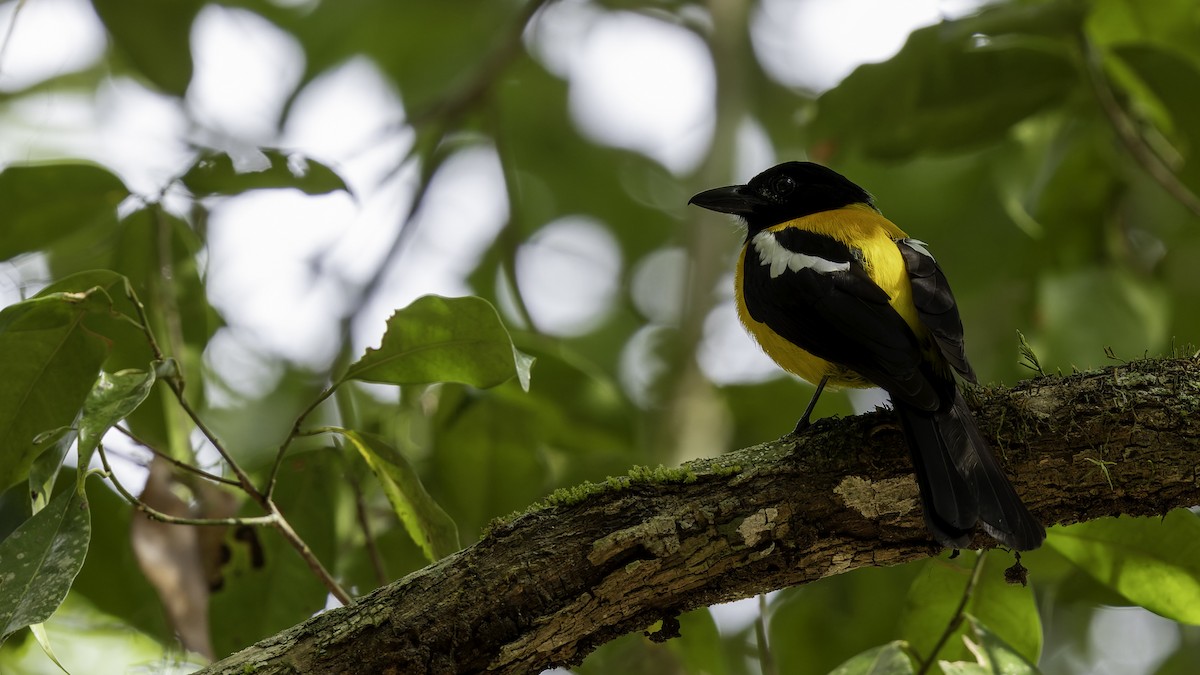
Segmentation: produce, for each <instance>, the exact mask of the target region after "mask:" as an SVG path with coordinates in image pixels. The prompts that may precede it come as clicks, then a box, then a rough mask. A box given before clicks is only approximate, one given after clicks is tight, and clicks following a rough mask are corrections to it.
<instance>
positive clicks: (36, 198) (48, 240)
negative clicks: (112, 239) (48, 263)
mask: <svg viewBox="0 0 1200 675" xmlns="http://www.w3.org/2000/svg"><path fill="white" fill-rule="evenodd" d="M128 196H129V190H128V189H127V188H126V187H125V184H124V183H122V182H121V179H119V178H117V177H116V176H114V175H113V174H111V173H109V172H108V171H106V170H104V169H102V168H100V167H98V166H94V165H91V164H40V165H27V166H10V167H8V168H6V169H4V170H3V171H0V204H3V205H4V211H3V214H0V230H3V232H4V236H3V237H0V260H7V259H8V258H11V257H13V256H15V255H18V254H21V253H28V252H30V251H37V250H40V249H43V248H45V247H47V246H49V245H50V244H52V243H54V242H55V241H56V240H58V239H60V238H62V237H65V236H66V235H68V234H71V233H73V232H77V231H81V230H85V229H88V228H105V227H111V226H112V225H113V224H115V223H116V221H117V204H120V203H121V201H122V200H124V199H125V198H126V197H128Z"/></svg>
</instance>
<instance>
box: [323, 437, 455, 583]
mask: <svg viewBox="0 0 1200 675" xmlns="http://www.w3.org/2000/svg"><path fill="white" fill-rule="evenodd" d="M336 431H337V432H338V433H340V434H341V435H342V436H344V437H345V438H346V440H348V441H350V443H351V444H353V445H354V447H355V448H356V449H357V450H358V452H359V454H361V455H362V458H363V459H364V460H366V462H367V466H369V467H371V471H373V472H374V473H375V477H376V478H377V479H379V483H380V484H381V485H382V486H383V492H384V494H386V495H387V498H388V502H390V503H391V505H392V509H393V510H394V511H395V512H396V517H398V518H399V519H400V522H402V523H404V529H406V530H407V531H408V534H409V536H411V537H412V539H413V541H414V542H416V544H417V546H419V547H420V548H421V551H423V552H424V553H425V557H426V558H428V559H429V562H434V561H437V560H440V559H442V558H444V557H446V556H448V555H450V554H451V553H454V552H455V551H457V550H458V549H459V548H460V546H459V543H458V528H457V527H456V526H455V524H454V521H453V520H452V519H451V518H450V516H448V515H446V512H445V511H443V510H442V507H441V506H438V503H437V502H435V501H434V500H433V497H430V496H429V493H428V492H426V491H425V486H424V485H422V484H421V478H420V477H419V476H418V475H417V472H416V471H415V470H413V468H412V465H410V464H409V463H408V460H406V459H405V458H404V455H401V454H400V453H399V452H398V451H397V450H396V449H395V448H393V447H392V446H390V445H388V444H387V442H386V441H384V440H383V439H382V438H379V437H378V436H374V435H372V434H366V433H361V432H358V431H352V430H350V429H337V430H336Z"/></svg>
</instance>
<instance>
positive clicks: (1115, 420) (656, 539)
mask: <svg viewBox="0 0 1200 675" xmlns="http://www.w3.org/2000/svg"><path fill="white" fill-rule="evenodd" d="M978 394H979V395H978V397H977V399H978V406H977V408H978V410H977V412H978V417H979V420H980V426H981V429H982V431H983V432H984V434H985V436H986V437H987V438H991V439H994V442H995V443H996V445H997V453H998V454H999V455H1000V457H1001V460H1002V462H1004V463H1005V465H1006V467H1007V469H1008V471H1009V473H1010V475H1011V476H1012V477H1013V482H1014V484H1015V486H1016V488H1017V490H1018V492H1020V493H1021V495H1022V496H1023V498H1024V499H1025V501H1026V503H1027V504H1028V505H1029V506H1030V508H1031V510H1032V511H1033V512H1034V513H1035V514H1037V515H1038V516H1039V517H1040V518H1042V520H1043V521H1044V522H1045V523H1046V524H1047V525H1054V524H1070V523H1077V522H1081V521H1085V520H1091V519H1095V518H1100V517H1103V516H1116V515H1121V514H1125V515H1142V516H1144V515H1155V514H1161V513H1164V512H1166V511H1168V510H1170V509H1173V508H1177V507H1181V506H1189V505H1193V504H1197V503H1200V483H1198V479H1197V471H1196V469H1197V464H1198V463H1200V460H1198V459H1197V458H1198V457H1200V415H1198V414H1197V413H1198V412H1200V361H1198V360H1195V359H1177V360H1145V361H1138V362H1133V363H1128V364H1122V365H1119V366H1113V367H1110V368H1107V369H1104V370H1101V371H1095V372H1090V373H1084V374H1076V375H1072V376H1069V377H1041V378H1037V379H1034V380H1029V381H1026V382H1023V383H1021V384H1020V385H1018V386H1016V387H1014V388H1012V389H991V390H985V391H980V392H978ZM1000 422H1002V425H1001V424H1000ZM1097 460H1099V461H1104V462H1111V464H1106V466H1107V468H1108V469H1109V471H1108V475H1107V476H1105V475H1103V474H1102V473H1101V472H1099V471H1096V464H1095V463H1094V462H1095V461H1097ZM1110 480H1111V485H1110V483H1109V481H1110ZM992 544H993V542H991V540H990V539H988V538H987V537H985V536H983V535H979V536H977V538H976V540H975V545H977V546H979V547H987V546H991V545H992ZM940 552H941V549H939V548H938V547H937V546H935V545H934V544H933V542H932V541H931V540H930V538H929V536H928V534H927V533H926V532H925V529H924V526H923V525H922V522H921V516H920V513H919V510H918V500H917V489H916V485H915V482H914V481H913V478H912V474H911V467H910V464H909V459H908V452H907V449H906V447H905V444H904V440H903V437H902V435H901V434H900V433H899V431H898V430H897V428H896V426H895V424H894V422H893V418H892V416H891V414H890V413H887V412H878V413H872V414H868V415H860V416H856V417H851V418H846V419H838V420H821V421H819V422H817V423H816V424H814V425H813V427H812V428H811V429H810V430H809V431H808V432H807V433H806V434H805V435H804V436H803V437H802V438H794V437H790V436H789V437H784V438H781V439H779V440H777V441H772V442H770V443H764V444H762V445H759V446H755V447H751V448H746V449H743V450H739V451H737V452H733V453H730V454H728V455H725V456H722V457H719V458H716V459H712V460H703V461H697V462H692V463H689V464H687V465H686V466H684V467H682V468H680V469H648V470H636V471H634V472H633V473H631V475H630V476H628V477H622V478H618V479H614V480H613V481H611V482H610V483H604V484H597V485H592V486H586V487H582V488H578V489H576V490H575V491H565V492H559V493H556V495H555V496H551V497H550V498H549V499H548V500H547V501H546V503H544V504H542V505H540V506H538V507H536V508H533V509H531V510H530V511H529V512H527V513H525V514H521V515H519V516H517V517H515V518H513V519H512V520H509V521H503V522H497V523H495V524H494V525H493V527H492V528H491V530H490V531H489V533H488V534H487V535H486V536H485V537H484V538H483V539H482V540H481V541H480V542H478V543H476V544H474V545H473V546H470V547H468V548H467V549H464V550H462V551H459V552H458V553H456V554H454V555H452V556H450V557H448V558H445V559H443V560H441V561H438V562H437V563H434V564H433V565H430V566H429V567H426V568H424V569H422V570H419V571H417V572H414V573H412V574H410V575H408V576H407V577H405V578H404V579H401V580H400V581H398V582H396V583H393V584H391V585H389V586H386V587H383V588H380V589H378V590H376V591H375V592H374V593H371V594H370V595H368V596H366V597H364V598H362V599H360V601H359V602H358V603H356V604H355V605H353V606H350V607H343V608H339V609H334V610H331V611H328V612H325V613H323V614H321V615H319V616H316V617H314V618H312V619H310V620H308V621H306V622H305V623H303V624H301V625H299V626H295V627H293V628H291V629H288V630H286V631H284V632H282V633H280V634H278V635H275V636H273V637H271V638H268V639H266V640H263V641H262V642H260V643H259V644H257V645H254V646H253V647H250V648H248V649H246V650H244V651H242V652H240V653H238V654H235V655H233V656H231V657H229V658H228V659H226V660H224V661H221V662H220V663H218V664H215V665H213V666H212V667H210V668H209V669H208V670H207V671H205V672H208V673H242V672H255V673H294V672H380V673H382V672H397V673H400V672H402V673H470V672H481V671H488V672H496V673H529V672H538V671H539V670H542V669H544V668H548V667H551V666H569V665H571V664H576V663H579V662H580V661H581V660H582V659H583V658H584V656H586V655H587V654H588V653H589V652H591V651H592V650H593V649H595V648H596V647H597V646H599V645H600V644H603V643H604V642H607V641H609V640H612V639H614V638H616V637H618V636H620V635H623V634H625V633H629V632H632V631H637V630H643V629H645V628H646V627H647V626H649V625H651V624H653V623H655V622H656V621H658V620H661V619H673V618H674V617H675V616H677V615H678V614H680V613H682V612H685V611H688V610H690V609H693V608H696V607H702V606H705V605H710V604H714V603H718V602H725V601H729V600H735V599H739V598H746V597H753V596H754V595H756V594H758V593H762V592H765V591H769V590H772V589H776V588H783V587H787V586H795V585H799V584H804V583H808V582H811V581H815V580H817V579H820V578H822V577H826V576H831V575H834V574H840V573H842V572H847V571H850V570H853V569H857V568H860V567H867V566H880V565H894V564H898V563H902V562H907V561H910V560H916V559H920V558H925V557H928V556H931V555H936V554H939V553H940ZM1036 573H1037V571H1036V570H1032V574H1033V575H1034V576H1035V577H1036Z"/></svg>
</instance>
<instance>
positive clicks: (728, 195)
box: [688, 185, 772, 218]
mask: <svg viewBox="0 0 1200 675" xmlns="http://www.w3.org/2000/svg"><path fill="white" fill-rule="evenodd" d="M688 203H689V204H695V205H696V206H699V207H701V208H705V209H708V210H709V211H718V212H720V213H732V214H733V215H735V216H741V217H743V218H748V217H750V216H753V215H754V214H755V213H761V212H762V209H763V208H765V207H769V206H771V205H772V204H771V202H769V201H767V200H766V199H764V198H763V197H762V196H760V195H759V194H758V193H756V192H754V191H752V190H751V189H750V187H749V186H747V185H730V186H728V187H719V188H713V189H711V190H705V191H704V192H701V193H700V194H698V195H696V196H694V197H692V198H691V199H689V200H688Z"/></svg>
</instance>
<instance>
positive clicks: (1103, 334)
mask: <svg viewBox="0 0 1200 675" xmlns="http://www.w3.org/2000/svg"><path fill="white" fill-rule="evenodd" d="M1037 297H1038V312H1037V313H1038V316H1039V317H1041V318H1042V325H1041V330H1040V331H1039V334H1038V337H1037V339H1035V340H1033V346H1034V348H1035V349H1036V350H1037V353H1038V355H1039V356H1040V357H1041V362H1042V366H1043V367H1044V368H1046V369H1047V370H1050V369H1051V368H1053V367H1058V368H1062V369H1064V370H1065V369H1068V368H1070V367H1072V366H1078V367H1079V368H1091V367H1099V366H1101V365H1103V364H1104V363H1106V362H1107V360H1106V358H1105V355H1104V348H1105V347H1111V348H1112V350H1113V352H1114V353H1115V354H1116V355H1117V356H1119V357H1122V358H1133V357H1138V356H1142V355H1143V354H1145V353H1146V352H1147V351H1149V352H1151V353H1157V352H1159V351H1161V350H1162V349H1163V348H1165V347H1166V346H1167V340H1168V338H1169V335H1168V333H1167V327H1168V319H1167V317H1168V316H1169V315H1170V311H1169V307H1170V298H1169V297H1168V295H1167V292H1166V290H1165V289H1164V288H1163V287H1162V285H1161V284H1159V283H1158V282H1156V281H1154V280H1152V279H1146V278H1143V277H1140V276H1136V275H1134V274H1132V273H1130V272H1127V271H1125V270H1123V269H1120V268H1113V267H1100V266H1092V267H1085V268H1082V269H1077V270H1072V271H1069V272H1061V273H1053V274H1052V273H1047V274H1046V275H1045V276H1043V277H1042V279H1041V282H1040V283H1039V285H1038V293H1037Z"/></svg>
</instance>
